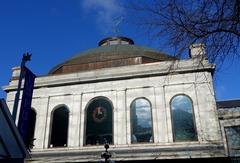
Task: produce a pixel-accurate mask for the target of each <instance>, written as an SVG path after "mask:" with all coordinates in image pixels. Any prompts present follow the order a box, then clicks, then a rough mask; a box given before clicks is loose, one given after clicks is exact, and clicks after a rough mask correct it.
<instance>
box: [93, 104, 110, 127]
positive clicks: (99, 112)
mask: <svg viewBox="0 0 240 163" xmlns="http://www.w3.org/2000/svg"><path fill="white" fill-rule="evenodd" d="M92 117H93V120H94V122H97V123H101V122H102V121H104V120H105V119H106V117H107V110H106V109H105V108H104V107H102V106H99V107H96V108H95V109H94V110H93V114H92Z"/></svg>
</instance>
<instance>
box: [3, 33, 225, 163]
mask: <svg viewBox="0 0 240 163" xmlns="http://www.w3.org/2000/svg"><path fill="white" fill-rule="evenodd" d="M189 56H190V58H189V59H186V60H180V59H178V58H176V57H172V56H170V55H167V54H165V53H161V52H158V51H156V50H154V49H151V48H147V47H142V46H137V45H134V41H133V40H131V39H129V38H126V37H111V38H106V39H104V40H102V41H100V42H99V47H97V48H93V49H90V50H87V51H85V52H81V53H79V54H77V55H75V56H73V57H72V58H70V59H68V60H66V61H65V62H63V63H61V64H58V65H56V66H55V67H53V68H52V69H51V70H50V71H49V73H48V74H47V75H45V76H39V77H37V78H36V79H35V85H34V91H33V99H32V110H31V115H32V118H31V123H30V125H29V129H30V130H29V141H31V140H32V139H33V138H34V139H35V140H34V147H33V148H32V150H31V151H32V152H31V155H32V158H31V159H30V160H29V161H30V162H43V161H44V162H47V161H48V162H89V161H93V162H97V161H99V160H100V159H101V153H102V152H103V151H104V150H105V149H104V147H103V144H105V143H108V144H109V145H110V148H109V151H110V152H111V154H112V158H111V159H112V160H115V161H117V162H124V161H140V160H143V161H144V160H145V161H146V162H149V161H154V160H169V159H171V160H172V161H174V160H179V159H185V160H189V159H190V160H195V159H210V160H222V159H224V158H225V157H226V151H225V150H224V142H223V139H222V136H221V129H220V125H219V120H218V116H217V109H216V101H215V97H214V89H213V83H212V74H213V72H214V68H215V66H214V65H212V64H210V63H208V60H207V57H206V54H205V50H204V46H203V45H202V44H195V45H191V46H190V55H189ZM19 72H20V69H19V68H13V76H12V80H11V81H10V83H9V85H8V86H6V87H4V89H5V91H6V92H7V103H8V106H9V108H12V106H13V102H14V97H15V93H16V89H17V83H18V82H17V81H18V80H17V79H18V77H19Z"/></svg>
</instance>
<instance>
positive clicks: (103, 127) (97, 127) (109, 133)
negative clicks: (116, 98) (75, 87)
mask: <svg viewBox="0 0 240 163" xmlns="http://www.w3.org/2000/svg"><path fill="white" fill-rule="evenodd" d="M112 112H113V107H112V104H111V103H110V102H109V100H107V99H106V98H104V97H98V98H95V99H94V100H93V101H92V102H91V103H90V104H89V105H88V107H87V110H86V115H87V116H86V118H87V120H86V122H87V123H86V137H85V138H86V142H85V144H86V145H100V144H104V143H106V142H107V143H110V144H111V143H112V142H113V140H112V138H113V126H112V122H113V118H112V114H113V113H112Z"/></svg>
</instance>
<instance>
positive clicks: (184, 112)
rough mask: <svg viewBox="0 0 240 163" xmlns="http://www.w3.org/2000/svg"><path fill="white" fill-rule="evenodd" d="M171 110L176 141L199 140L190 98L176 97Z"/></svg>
mask: <svg viewBox="0 0 240 163" xmlns="http://www.w3.org/2000/svg"><path fill="white" fill-rule="evenodd" d="M171 109H172V125H173V138H174V141H194V140H197V133H196V129H195V124H194V118H193V108H192V102H191V100H190V99H189V97H187V96H184V95H178V96H175V97H174V98H173V99H172V101H171Z"/></svg>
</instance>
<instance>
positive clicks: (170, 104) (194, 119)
mask: <svg viewBox="0 0 240 163" xmlns="http://www.w3.org/2000/svg"><path fill="white" fill-rule="evenodd" d="M177 96H185V97H187V98H188V100H189V101H190V103H191V111H192V120H193V127H194V131H195V135H196V140H176V138H175V133H174V124H173V111H172V101H173V99H174V98H175V97H177ZM193 104H194V103H193V100H192V98H191V97H190V96H189V95H187V94H185V93H179V94H176V95H174V96H173V97H172V98H171V100H170V102H169V106H170V115H171V127H172V136H173V141H174V142H186V141H187V142H189V141H198V131H197V126H196V118H195V111H194V105H193Z"/></svg>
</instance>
